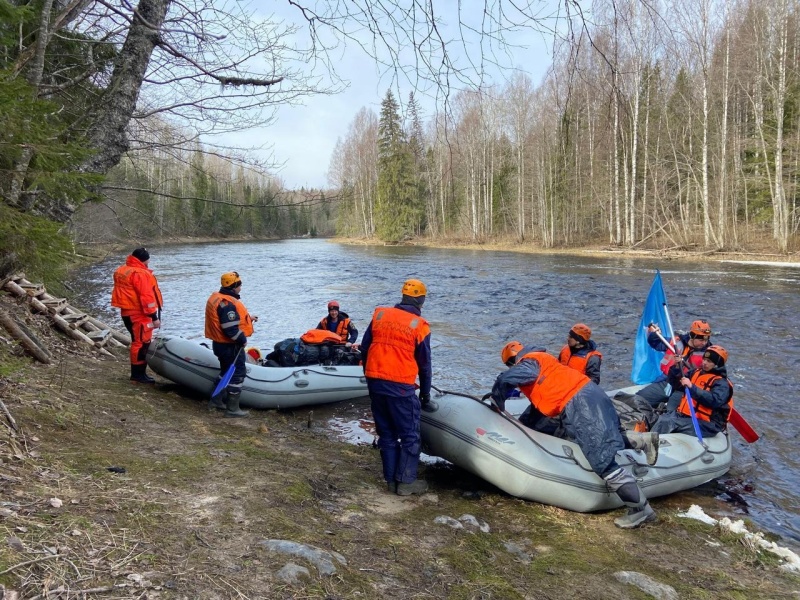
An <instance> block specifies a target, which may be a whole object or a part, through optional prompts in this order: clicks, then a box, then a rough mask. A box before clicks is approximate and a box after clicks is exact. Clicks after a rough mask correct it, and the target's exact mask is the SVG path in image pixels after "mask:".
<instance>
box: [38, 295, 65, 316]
mask: <svg viewBox="0 0 800 600" xmlns="http://www.w3.org/2000/svg"><path fill="white" fill-rule="evenodd" d="M44 296H47V294H44ZM42 304H44V305H45V306H46V307H47V308H49V309H50V310H54V311H55V312H61V311H62V310H63V309H64V308H66V307H67V299H66V298H52V299H51V298H47V297H45V298H42Z"/></svg>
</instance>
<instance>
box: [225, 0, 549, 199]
mask: <svg viewBox="0 0 800 600" xmlns="http://www.w3.org/2000/svg"><path fill="white" fill-rule="evenodd" d="M440 1H441V4H442V5H444V6H445V8H446V9H447V8H448V6H447V5H448V3H450V4H451V5H452V6H455V4H454V3H453V2H451V1H450V0H440ZM543 4H544V3H543ZM461 5H462V10H465V8H466V9H468V8H469V5H475V10H476V11H477V14H480V10H479V9H478V8H477V7H478V5H479V6H480V7H481V8H482V7H483V5H484V4H483V0H461ZM437 10H438V3H437ZM455 10H456V9H455V8H453V11H455ZM281 16H282V17H284V18H286V19H287V20H291V19H295V18H296V14H295V13H286V14H283V15H281ZM265 18H269V17H268V16H265ZM452 18H453V19H455V18H456V17H455V12H454V13H453V17H452ZM298 35H303V34H298ZM514 35H515V36H516V38H515V43H516V44H517V45H520V46H526V48H517V49H515V50H514V54H513V56H510V57H507V58H506V57H504V58H503V62H504V63H506V64H508V66H509V67H516V68H518V69H521V70H524V71H525V72H527V73H528V74H529V75H530V76H531V78H532V80H533V82H534V84H536V85H538V83H539V82H540V81H541V79H542V77H543V76H544V74H545V72H546V70H547V69H548V67H549V66H550V64H551V60H552V59H551V48H552V38H550V39H548V38H547V37H546V36H545V35H542V34H537V33H536V32H532V31H530V30H527V31H521V32H519V33H517V34H514ZM452 37H453V39H459V40H461V39H463V38H462V37H460V36H459V34H458V32H457V31H456V32H453V33H452ZM410 57H411V55H410V54H409V53H408V52H406V53H405V56H404V57H403V58H404V59H405V60H408V59H409V58H410ZM520 65H524V67H521V66H520ZM336 70H337V73H338V75H339V77H340V78H342V79H343V80H344V81H346V82H347V83H348V88H347V89H346V90H345V91H343V92H341V93H338V94H336V95H320V96H312V97H306V98H304V99H303V105H302V106H281V107H280V108H278V109H277V112H276V114H275V119H274V122H272V123H271V124H269V125H268V126H266V127H260V128H256V129H250V130H248V131H244V132H239V133H237V134H235V135H230V136H226V137H227V139H226V142H227V143H230V144H231V145H235V146H238V147H248V148H261V149H260V150H257V151H256V154H257V155H258V156H259V157H261V158H262V159H269V160H270V161H271V162H273V163H275V164H278V165H279V166H277V167H276V168H275V169H274V172H275V173H276V174H277V176H278V177H279V178H280V179H282V181H283V182H284V185H285V186H286V187H287V188H288V189H299V188H301V187H306V188H310V187H314V188H321V187H327V186H328V178H327V172H328V167H329V164H330V159H331V155H332V153H333V150H334V147H335V146H336V143H337V140H339V139H344V138H345V136H346V135H347V131H348V128H349V126H350V124H351V123H352V121H353V119H354V118H355V116H356V113H358V111H359V110H360V109H361V108H362V107H367V108H371V109H372V110H374V111H375V112H376V113H378V112H379V111H380V103H381V100H382V99H383V97H384V95H385V94H386V90H387V89H388V88H389V87H390V86H393V91H394V92H395V97H396V98H397V99H398V100H399V101H400V102H402V103H405V102H406V101H407V99H408V94H409V92H410V91H412V89H413V86H412V85H411V84H410V83H408V82H402V81H401V82H400V83H399V84H396V83H395V84H393V82H392V81H391V78H390V77H388V76H386V75H384V76H383V77H382V76H381V73H380V72H379V70H378V68H377V67H376V65H375V62H374V60H373V59H372V58H370V57H369V56H367V55H366V53H365V52H364V51H363V50H362V49H360V48H358V47H357V46H356V45H355V44H348V45H347V46H346V47H345V49H344V50H342V51H341V53H340V54H339V55H338V57H337V61H336ZM493 75H494V77H495V81H496V83H499V84H502V83H503V78H504V75H503V73H501V72H499V71H498V72H495V73H494V74H493ZM415 96H416V97H417V99H418V101H419V102H420V104H421V108H422V112H423V115H422V116H423V119H424V120H427V119H428V118H430V117H431V116H432V114H433V113H434V111H435V108H436V107H435V102H434V100H433V99H431V98H429V97H428V96H427V95H426V94H420V93H418V92H417V93H415Z"/></svg>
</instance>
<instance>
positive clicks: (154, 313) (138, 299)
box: [111, 248, 164, 383]
mask: <svg viewBox="0 0 800 600" xmlns="http://www.w3.org/2000/svg"><path fill="white" fill-rule="evenodd" d="M149 264H150V253H149V252H148V251H147V248H136V250H134V251H133V252H131V254H130V256H128V258H127V259H126V260H125V264H124V265H122V266H121V267H119V268H118V269H117V270H116V271H114V288H113V289H112V290H111V306H115V307H117V308H119V309H120V316H121V317H122V322H123V323H124V324H125V329H127V330H128V333H129V334H130V335H131V347H130V360H131V381H133V382H134V383H155V382H156V380H155V379H153V378H152V377H150V376H149V375H148V374H147V350H148V348H150V342H151V341H152V340H153V330H155V329H158V328H159V327H161V308H162V307H163V306H164V300H163V298H162V297H161V290H160V289H159V288H158V281H157V280H156V276H155V275H154V274H153V271H152V269H150V266H149Z"/></svg>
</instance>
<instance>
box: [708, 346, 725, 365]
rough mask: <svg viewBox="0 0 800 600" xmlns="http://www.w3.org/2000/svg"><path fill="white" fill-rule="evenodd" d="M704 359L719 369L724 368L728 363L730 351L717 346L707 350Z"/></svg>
mask: <svg viewBox="0 0 800 600" xmlns="http://www.w3.org/2000/svg"><path fill="white" fill-rule="evenodd" d="M703 358H707V359H708V360H710V361H711V362H713V363H714V364H715V365H717V366H718V367H722V366H724V365H725V363H726V362H728V351H727V350H725V348H723V347H722V346H717V345H716V344H715V345H713V346H709V347H708V348H706V351H705V352H704V353H703Z"/></svg>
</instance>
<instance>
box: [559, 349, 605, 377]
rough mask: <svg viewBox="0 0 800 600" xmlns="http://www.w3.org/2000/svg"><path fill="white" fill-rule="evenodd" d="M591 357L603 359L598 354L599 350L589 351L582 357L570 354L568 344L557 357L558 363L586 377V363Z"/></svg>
mask: <svg viewBox="0 0 800 600" xmlns="http://www.w3.org/2000/svg"><path fill="white" fill-rule="evenodd" d="M592 356H597V357H599V358H603V355H602V354H600V351H599V350H590V351H589V352H587V353H586V354H585V355H584V356H578V355H577V354H572V352H570V348H569V344H567V345H566V346H564V347H563V348H562V349H561V353H560V354H559V355H558V362H560V363H561V364H562V365H566V366H568V367H569V368H571V369H575V370H576V371H578V372H579V373H583V374H584V375H586V363H587V362H589V358H590V357H592Z"/></svg>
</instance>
